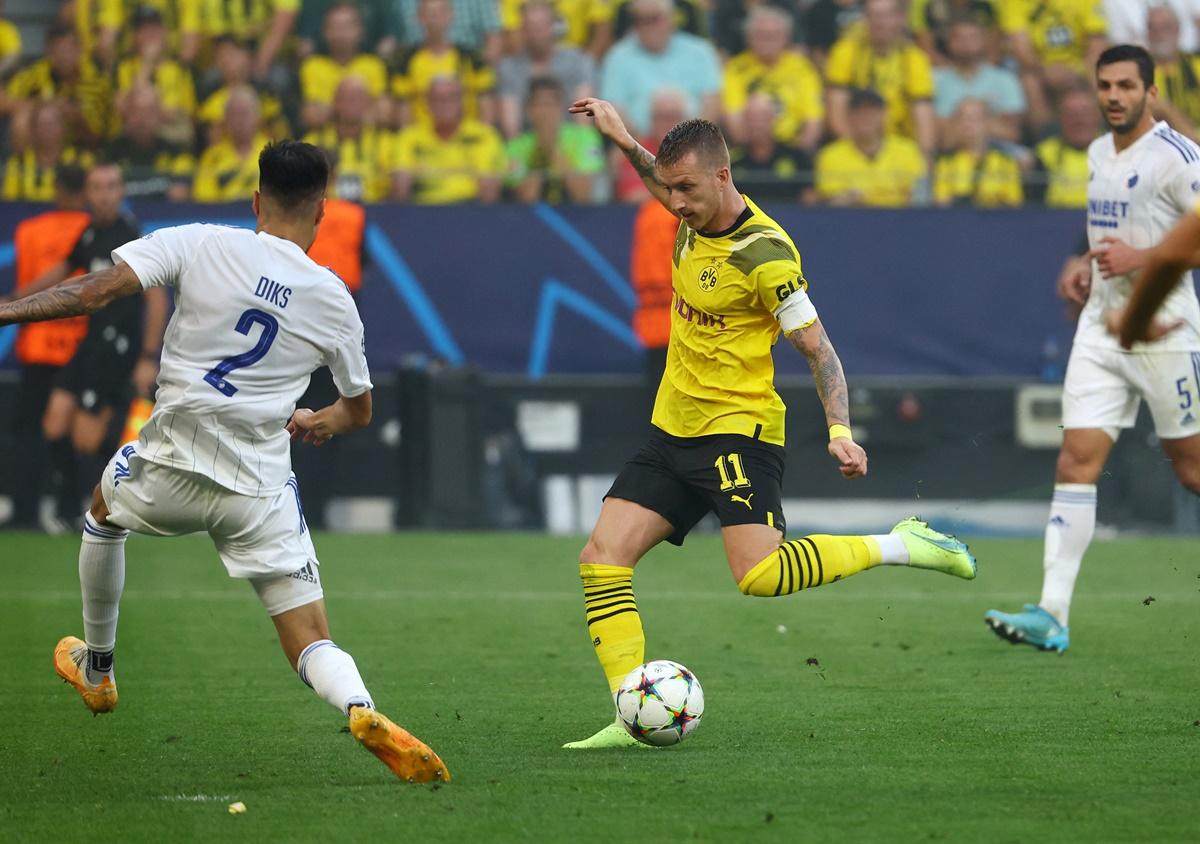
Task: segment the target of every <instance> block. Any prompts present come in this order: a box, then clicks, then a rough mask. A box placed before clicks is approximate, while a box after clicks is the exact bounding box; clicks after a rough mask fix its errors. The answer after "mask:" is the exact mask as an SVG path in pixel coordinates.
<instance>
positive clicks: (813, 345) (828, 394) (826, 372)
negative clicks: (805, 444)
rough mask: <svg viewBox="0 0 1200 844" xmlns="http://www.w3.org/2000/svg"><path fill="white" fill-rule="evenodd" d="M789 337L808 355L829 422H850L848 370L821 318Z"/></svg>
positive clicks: (843, 423)
mask: <svg viewBox="0 0 1200 844" xmlns="http://www.w3.org/2000/svg"><path fill="white" fill-rule="evenodd" d="M788 339H789V340H791V341H792V345H793V346H795V347H796V348H797V349H799V350H800V351H801V352H802V353H803V354H804V356H805V357H806V358H807V359H808V368H809V369H811V370H812V376H813V383H815V384H816V386H817V395H818V396H820V398H821V405H822V406H823V407H824V408H825V420H826V422H827V423H828V424H830V425H849V424H850V393H849V390H848V389H847V387H846V374H845V373H844V372H843V371H842V362H841V360H839V359H838V356H837V352H836V351H835V350H834V348H833V343H831V342H829V335H827V334H826V333H825V329H824V328H823V327H822V326H821V323H820V321H819V320H818V321H817V322H814V323H813V324H812V325H810V326H808V327H807V328H800V329H797V330H796V331H793V332H792V333H791V334H789V335H788Z"/></svg>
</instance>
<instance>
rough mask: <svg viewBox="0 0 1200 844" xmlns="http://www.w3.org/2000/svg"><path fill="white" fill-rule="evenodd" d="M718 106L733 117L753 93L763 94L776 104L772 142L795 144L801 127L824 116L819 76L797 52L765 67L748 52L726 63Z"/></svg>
mask: <svg viewBox="0 0 1200 844" xmlns="http://www.w3.org/2000/svg"><path fill="white" fill-rule="evenodd" d="M724 77H725V84H724V90H723V91H722V94H721V104H722V106H723V107H724V109H725V111H726V113H729V114H736V113H737V112H740V111H741V110H742V109H743V108H745V107H746V101H747V100H749V99H750V97H751V96H752V95H754V94H766V95H767V96H769V97H770V98H771V100H772V101H773V102H774V103H775V115H776V116H775V139H776V140H778V141H780V142H781V143H784V144H792V143H795V142H796V137H797V135H799V134H800V130H801V129H803V128H804V125H805V124H806V123H808V122H809V121H812V120H821V119H822V118H824V117H825V105H824V102H823V101H822V99H821V96H822V87H821V74H819V73H817V69H816V68H815V67H813V64H812V62H810V61H809V60H808V59H806V58H805V57H804V56H802V55H800V54H799V53H784V54H783V55H782V56H780V57H779V60H778V61H777V62H775V64H774V65H772V66H771V67H768V66H767V65H765V64H763V63H762V62H761V61H760V60H759V58H758V57H757V56H755V55H754V54H753V53H751V52H750V51H749V50H747V51H746V52H744V53H739V54H738V55H736V56H734V57H733V58H731V59H730V60H729V61H728V62H726V64H725V72H724Z"/></svg>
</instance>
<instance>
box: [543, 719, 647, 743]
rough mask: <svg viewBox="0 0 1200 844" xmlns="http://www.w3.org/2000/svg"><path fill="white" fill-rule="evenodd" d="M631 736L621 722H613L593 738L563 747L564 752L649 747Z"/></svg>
mask: <svg viewBox="0 0 1200 844" xmlns="http://www.w3.org/2000/svg"><path fill="white" fill-rule="evenodd" d="M649 746H650V745H648V744H642V743H641V742H640V741H638V740H637V739H635V738H634V737H633V736H631V735H629V731H628V730H626V729H625V725H624V724H622V723H621V722H620V721H619V720H617V721H613V722H612V723H611V724H609V725H608V726H607V727H605V728H604V729H603V730H601V731H600V732H598V733H596V734H595V735H593V736H589V737H588V738H585V739H583V740H582V741H571V742H567V743H566V744H564V745H563V749H564V750H602V749H606V748H609V747H649Z"/></svg>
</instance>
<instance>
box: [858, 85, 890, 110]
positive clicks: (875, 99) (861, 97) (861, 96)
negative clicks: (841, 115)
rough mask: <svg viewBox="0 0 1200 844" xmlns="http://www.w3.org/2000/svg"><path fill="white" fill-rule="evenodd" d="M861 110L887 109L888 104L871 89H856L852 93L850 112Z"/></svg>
mask: <svg viewBox="0 0 1200 844" xmlns="http://www.w3.org/2000/svg"><path fill="white" fill-rule="evenodd" d="M859 108H887V103H886V102H885V101H884V99H883V97H881V96H880V95H879V92H878V91H875V90H873V89H871V88H855V89H854V91H852V92H851V93H850V110H851V111H854V110H855V109H859Z"/></svg>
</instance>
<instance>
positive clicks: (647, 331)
mask: <svg viewBox="0 0 1200 844" xmlns="http://www.w3.org/2000/svg"><path fill="white" fill-rule="evenodd" d="M678 231H679V219H678V218H677V217H676V216H675V215H674V214H672V213H671V212H670V211H668V210H667V209H666V208H664V207H663V206H662V205H661V204H660V203H659V201H658V200H657V199H648V200H646V201H645V202H644V203H642V207H641V208H639V209H638V213H637V218H636V219H635V220H634V222H633V245H632V247H631V250H630V252H631V254H630V272H629V276H630V279H631V280H632V281H633V290H634V293H635V294H637V310H635V311H634V312H633V331H634V333H635V334H637V336H638V339H639V340H641V341H642V345H643V346H645V347H646V348H648V349H658V348H662V347H663V346H665V345H667V343H668V341H670V339H671V253H672V251H673V250H674V249H675V234H676V232H678Z"/></svg>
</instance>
